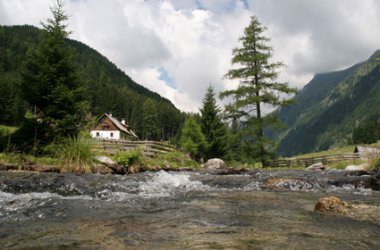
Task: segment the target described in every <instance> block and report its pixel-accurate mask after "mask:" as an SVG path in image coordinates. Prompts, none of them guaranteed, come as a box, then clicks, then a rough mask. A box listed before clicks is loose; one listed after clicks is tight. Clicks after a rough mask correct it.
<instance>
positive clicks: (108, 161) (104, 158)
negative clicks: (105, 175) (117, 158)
mask: <svg viewBox="0 0 380 250" xmlns="http://www.w3.org/2000/svg"><path fill="white" fill-rule="evenodd" d="M94 159H95V160H96V161H98V162H100V163H102V164H104V165H107V166H108V165H113V166H114V165H117V163H116V162H114V161H113V160H112V159H111V158H109V157H107V156H95V157H94Z"/></svg>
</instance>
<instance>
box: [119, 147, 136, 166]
mask: <svg viewBox="0 0 380 250" xmlns="http://www.w3.org/2000/svg"><path fill="white" fill-rule="evenodd" d="M140 158H141V156H140V151H139V150H129V151H127V152H120V153H118V154H117V155H116V157H115V160H116V162H117V164H119V165H123V166H124V167H128V166H131V165H134V164H138V163H140Z"/></svg>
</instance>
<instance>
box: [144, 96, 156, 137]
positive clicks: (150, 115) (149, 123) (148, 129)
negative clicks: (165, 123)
mask: <svg viewBox="0 0 380 250" xmlns="http://www.w3.org/2000/svg"><path fill="white" fill-rule="evenodd" d="M140 127H141V130H142V131H141V134H142V138H143V139H149V140H157V139H159V138H158V137H159V133H160V127H159V120H158V112H157V104H156V103H155V102H154V101H153V100H152V99H147V100H146V101H145V102H144V104H143V112H142V122H141V125H140Z"/></svg>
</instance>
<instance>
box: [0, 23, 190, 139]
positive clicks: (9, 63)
mask: <svg viewBox="0 0 380 250" xmlns="http://www.w3.org/2000/svg"><path fill="white" fill-rule="evenodd" d="M42 34H43V32H42V30H40V29H38V28H36V27H33V26H29V25H23V26H0V124H7V125H20V123H21V122H22V120H23V116H24V114H25V111H26V108H27V107H26V105H25V102H24V100H22V98H21V95H20V93H19V88H18V84H19V83H20V80H21V72H22V68H23V62H24V61H25V59H26V58H27V57H28V55H30V53H31V52H32V51H33V50H34V49H35V48H37V47H38V46H39V44H40V43H41V41H42ZM66 42H67V44H68V45H69V46H70V47H71V48H72V49H73V51H74V62H75V65H76V68H77V72H78V76H79V78H80V81H81V82H82V84H83V86H84V87H85V89H86V94H87V97H88V101H89V104H90V110H91V113H92V115H93V116H99V115H101V114H103V113H109V112H112V114H113V115H114V116H115V117H119V118H125V119H126V121H127V122H128V124H129V125H130V126H131V127H132V128H134V130H135V131H136V132H137V133H138V134H139V136H140V137H143V138H144V139H146V138H145V132H144V131H147V128H145V127H149V128H152V126H153V127H155V130H156V131H158V132H157V133H155V135H154V138H149V139H168V138H170V137H172V136H175V135H176V134H177V132H178V130H179V128H180V126H181V125H182V123H183V120H184V114H183V113H181V111H179V110H178V109H177V108H176V107H175V106H174V105H173V104H172V103H171V102H170V101H169V100H167V99H165V98H163V97H161V96H160V95H159V94H157V93H155V92H152V91H150V90H149V89H147V88H145V87H143V86H141V85H139V84H138V83H136V82H134V81H133V80H132V79H131V78H130V77H129V76H128V75H126V74H125V73H124V72H123V71H122V70H120V69H119V68H117V67H116V66H115V65H114V64H113V63H112V62H110V61H109V60H108V59H107V58H105V57H104V56H103V55H101V54H100V53H98V52H97V51H96V50H94V49H92V48H90V47H89V46H87V45H85V44H83V43H81V42H78V41H75V40H71V39H67V40H66ZM126 53H127V52H126ZM152 109H153V110H152ZM144 113H146V114H152V113H153V114H155V116H157V119H153V120H154V121H156V122H155V124H153V125H152V124H145V123H143V122H142V121H143V117H144Z"/></svg>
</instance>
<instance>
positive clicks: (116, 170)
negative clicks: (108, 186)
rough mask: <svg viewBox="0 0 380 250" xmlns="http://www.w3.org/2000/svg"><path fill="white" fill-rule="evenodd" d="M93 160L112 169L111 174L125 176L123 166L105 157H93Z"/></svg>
mask: <svg viewBox="0 0 380 250" xmlns="http://www.w3.org/2000/svg"><path fill="white" fill-rule="evenodd" d="M94 159H95V160H96V161H97V162H99V163H101V164H103V165H104V166H106V167H108V168H110V169H112V173H113V174H126V171H125V168H124V167H123V166H119V165H117V163H116V162H114V161H113V160H112V159H111V158H109V157H107V156H95V157H94Z"/></svg>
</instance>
